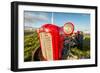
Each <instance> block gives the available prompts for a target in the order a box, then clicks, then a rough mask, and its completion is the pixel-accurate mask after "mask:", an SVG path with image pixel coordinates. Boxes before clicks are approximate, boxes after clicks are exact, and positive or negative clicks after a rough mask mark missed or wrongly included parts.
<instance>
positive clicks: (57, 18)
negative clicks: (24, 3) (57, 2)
mask: <svg viewBox="0 0 100 73" xmlns="http://www.w3.org/2000/svg"><path fill="white" fill-rule="evenodd" d="M52 13H53V16H52ZM52 17H53V24H55V25H58V26H60V27H61V26H63V25H64V24H65V23H67V22H72V23H73V24H74V27H75V31H83V32H87V33H90V14H86V13H63V12H62V13H61V12H39V11H24V26H29V27H35V28H40V27H41V26H42V25H44V24H47V23H50V24H51V23H52Z"/></svg>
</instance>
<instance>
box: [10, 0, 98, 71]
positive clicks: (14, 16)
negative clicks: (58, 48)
mask: <svg viewBox="0 0 100 73" xmlns="http://www.w3.org/2000/svg"><path fill="white" fill-rule="evenodd" d="M19 5H36V6H51V7H65V8H66V7H69V8H86V9H94V10H95V16H96V17H95V64H89V65H74V66H53V67H40V68H23V69H19V68H18V6H19ZM94 66H97V7H96V6H82V5H65V4H49V3H35V2H17V1H15V2H11V70H12V71H31V70H48V69H64V68H80V67H94Z"/></svg>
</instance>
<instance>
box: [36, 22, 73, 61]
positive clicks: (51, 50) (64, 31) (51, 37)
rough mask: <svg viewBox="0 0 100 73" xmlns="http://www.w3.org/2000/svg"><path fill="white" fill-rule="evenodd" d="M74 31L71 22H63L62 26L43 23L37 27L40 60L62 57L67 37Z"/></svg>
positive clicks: (67, 42) (67, 41)
mask: <svg viewBox="0 0 100 73" xmlns="http://www.w3.org/2000/svg"><path fill="white" fill-rule="evenodd" d="M73 32H74V25H73V24H72V23H71V22H68V23H65V24H64V26H63V27H59V26H57V25H55V24H44V25H43V26H42V27H41V28H39V29H37V33H38V36H39V40H40V46H41V48H40V50H41V56H40V58H41V59H40V60H60V59H63V58H64V56H63V55H64V54H65V53H66V50H64V49H65V47H66V48H69V47H68V44H69V43H70V40H69V37H70V36H71V35H72V34H73ZM66 45H67V46H66Z"/></svg>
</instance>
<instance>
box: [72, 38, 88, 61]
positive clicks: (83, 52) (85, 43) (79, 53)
mask: <svg viewBox="0 0 100 73" xmlns="http://www.w3.org/2000/svg"><path fill="white" fill-rule="evenodd" d="M71 53H72V54H73V55H76V56H78V58H79V59H80V58H90V37H89V36H88V37H85V38H84V40H83V50H81V49H78V48H77V47H75V48H71Z"/></svg>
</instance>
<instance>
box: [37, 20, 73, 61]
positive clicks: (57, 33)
mask: <svg viewBox="0 0 100 73" xmlns="http://www.w3.org/2000/svg"><path fill="white" fill-rule="evenodd" d="M69 23H70V22H69ZM70 24H71V25H72V26H73V29H72V32H71V33H70V34H67V33H65V32H64V31H63V27H59V26H57V25H54V24H44V25H43V26H42V27H41V28H40V29H39V30H38V31H37V32H38V36H39V40H40V35H39V33H41V32H47V33H50V34H51V36H52V47H53V48H52V51H53V60H59V59H61V57H62V55H61V54H62V49H63V40H64V37H65V36H66V35H67V36H68V35H71V34H72V33H73V31H74V25H73V24H72V23H70ZM64 26H65V25H64ZM40 46H42V45H41V41H40ZM45 60H48V59H45Z"/></svg>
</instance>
